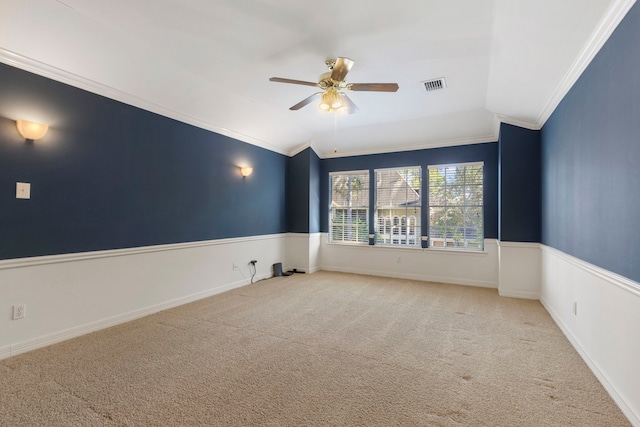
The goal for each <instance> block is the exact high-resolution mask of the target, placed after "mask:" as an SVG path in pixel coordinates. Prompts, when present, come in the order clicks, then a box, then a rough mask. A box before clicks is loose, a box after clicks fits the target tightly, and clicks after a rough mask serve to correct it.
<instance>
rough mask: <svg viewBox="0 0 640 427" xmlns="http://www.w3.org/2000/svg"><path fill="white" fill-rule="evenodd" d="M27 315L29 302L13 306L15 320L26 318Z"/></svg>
mask: <svg viewBox="0 0 640 427" xmlns="http://www.w3.org/2000/svg"><path fill="white" fill-rule="evenodd" d="M26 315H27V304H18V305H14V306H13V320H18V319H24V318H25V316H26Z"/></svg>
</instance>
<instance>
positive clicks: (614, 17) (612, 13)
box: [536, 0, 636, 129]
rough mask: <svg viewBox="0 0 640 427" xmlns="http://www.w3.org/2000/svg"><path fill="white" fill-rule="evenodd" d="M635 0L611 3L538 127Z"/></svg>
mask: <svg viewBox="0 0 640 427" xmlns="http://www.w3.org/2000/svg"><path fill="white" fill-rule="evenodd" d="M635 2H636V0H617V1H615V2H614V3H613V4H612V5H611V7H610V8H609V10H608V11H607V14H606V15H605V16H604V18H603V19H602V20H601V21H600V23H599V24H598V26H597V27H596V29H595V30H594V31H593V33H591V37H589V40H588V41H587V43H586V44H585V46H584V48H583V49H582V51H581V52H580V54H579V55H578V57H577V58H576V60H575V62H574V63H573V65H572V66H571V68H569V71H567V74H565V76H564V78H563V79H562V81H561V82H560V84H559V86H558V87H557V88H556V90H555V91H554V92H553V94H552V95H551V98H550V99H549V101H548V102H547V104H546V105H545V107H544V108H543V109H542V111H541V112H540V115H539V116H538V119H537V121H536V123H537V127H538V129H542V127H543V126H544V124H545V123H546V122H547V120H548V119H549V117H551V114H553V112H554V111H555V109H556V108H557V107H558V105H559V104H560V102H561V101H562V99H563V98H564V97H565V95H566V94H567V93H568V92H569V90H571V88H572V87H573V85H574V84H575V83H576V82H577V81H578V79H579V78H580V76H581V75H582V73H583V72H584V70H585V69H586V68H587V67H588V66H589V64H590V63H591V61H592V60H593V58H594V57H595V56H596V55H597V54H598V52H599V51H600V49H601V48H602V46H604V44H605V43H606V42H607V40H609V37H611V34H613V32H614V31H615V29H616V28H617V27H618V25H619V24H620V22H621V21H622V20H623V19H624V17H625V16H626V15H627V12H629V9H631V7H632V6H633V5H634V4H635Z"/></svg>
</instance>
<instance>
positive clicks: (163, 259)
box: [0, 234, 287, 359]
mask: <svg viewBox="0 0 640 427" xmlns="http://www.w3.org/2000/svg"><path fill="white" fill-rule="evenodd" d="M286 242H287V236H286V235H285V234H277V235H267V236H254V237H246V238H237V239H221V240H214V241H205V242H188V243H182V244H172V245H160V246H152V247H143V248H129V249H120V250H109V251H99V252H87V253H79V254H67V255H54V256H43V257H33V258H23V259H14V260H5V261H0V283H2V286H0V310H2V311H3V312H5V313H8V312H9V311H10V308H11V306H12V305H15V304H26V306H27V308H28V309H27V313H28V315H27V316H26V317H25V318H24V319H20V320H12V319H11V316H10V315H7V316H6V317H2V318H0V330H2V334H0V359H5V358H7V357H11V356H15V355H17V354H20V353H24V352H27V351H31V350H34V349H37V348H41V347H44V346H48V345H51V344H54V343H57V342H60V341H64V340H67V339H70V338H74V337H77V336H80V335H83V334H86V333H90V332H94V331H97V330H99V329H103V328H107V327H110V326H113V325H117V324H119V323H123V322H127V321H130V320H134V319H137V318H139V317H143V316H147V315H149V314H152V313H156V312H158V311H161V310H166V309H168V308H172V307H175V306H178V305H181V304H186V303H189V302H192V301H195V300H197V299H201V298H205V297H208V296H211V295H215V294H218V293H221V292H225V291H227V290H230V289H234V288H237V287H240V286H244V285H247V284H249V283H250V281H251V274H253V273H254V271H253V270H252V269H251V268H250V266H249V261H250V260H254V259H255V260H257V261H258V263H257V266H256V270H257V271H256V272H255V276H254V282H256V281H258V280H261V279H266V278H269V277H272V276H273V272H272V267H271V266H272V265H273V263H275V262H280V261H282V260H283V259H284V256H285V247H286ZM233 266H237V268H234V267H233Z"/></svg>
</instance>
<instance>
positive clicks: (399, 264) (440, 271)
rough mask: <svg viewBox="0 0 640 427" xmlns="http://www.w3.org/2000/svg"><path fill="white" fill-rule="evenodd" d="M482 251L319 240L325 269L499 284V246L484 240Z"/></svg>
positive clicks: (323, 238) (474, 284)
mask: <svg viewBox="0 0 640 427" xmlns="http://www.w3.org/2000/svg"><path fill="white" fill-rule="evenodd" d="M484 248H485V250H484V251H483V252H472V251H457V250H439V249H420V248H406V249H401V248H397V247H385V246H375V245H373V246H369V245H345V244H331V243H328V237H327V234H326V233H323V234H322V238H321V241H320V267H321V269H322V270H329V271H342V272H346V273H359V274H370V275H373V276H385V277H398V278H404V279H415V280H425V281H430V282H440V283H454V284H459V285H471V286H481V287H486V288H497V287H498V245H497V241H496V240H493V239H485V243H484Z"/></svg>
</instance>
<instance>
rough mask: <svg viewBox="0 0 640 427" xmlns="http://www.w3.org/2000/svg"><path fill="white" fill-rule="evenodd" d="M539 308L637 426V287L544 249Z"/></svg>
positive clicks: (639, 346)
mask: <svg viewBox="0 0 640 427" xmlns="http://www.w3.org/2000/svg"><path fill="white" fill-rule="evenodd" d="M541 265H542V269H541V270H542V289H541V298H540V300H541V302H542V304H543V305H544V307H545V308H546V309H547V311H548V312H549V313H550V314H551V316H552V317H553V319H554V320H555V322H556V323H557V324H558V326H559V327H560V328H561V329H562V331H563V332H564V334H565V335H566V336H567V338H568V339H569V340H570V341H571V343H572V344H573V346H574V347H575V348H576V350H577V351H578V352H579V353H580V355H581V356H582V358H583V359H584V360H585V362H586V363H587V364H588V365H589V367H590V368H591V370H592V371H593V372H594V374H595V375H596V376H597V377H598V379H599V380H600V382H601V383H602V384H603V386H604V387H605V388H606V389H607V391H608V392H609V394H610V395H611V397H612V398H613V399H614V400H615V401H616V403H617V404H618V406H619V407H620V408H621V409H622V411H623V412H624V413H625V415H626V416H627V418H629V420H630V421H631V422H632V424H633V425H635V426H640V284H639V283H637V282H634V281H632V280H629V279H626V278H624V277H621V276H618V275H617V274H614V273H611V272H609V271H607V270H604V269H601V268H599V267H596V266H593V265H591V264H589V263H586V262H584V261H581V260H579V259H577V258H574V257H572V256H570V255H567V254H565V253H563V252H560V251H558V250H555V249H552V248H550V247H547V246H542V259H541Z"/></svg>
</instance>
